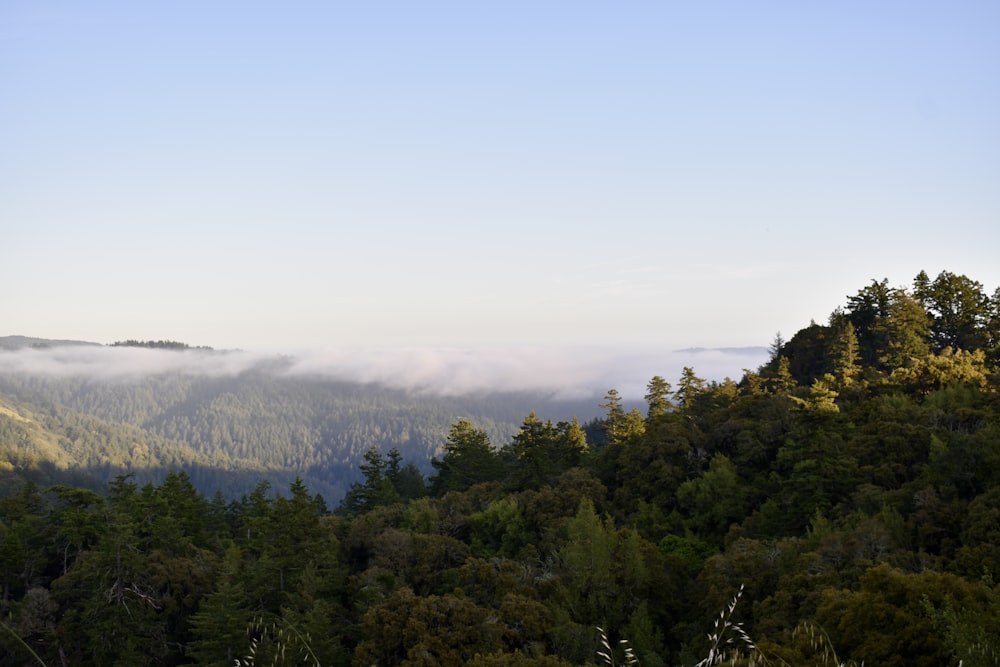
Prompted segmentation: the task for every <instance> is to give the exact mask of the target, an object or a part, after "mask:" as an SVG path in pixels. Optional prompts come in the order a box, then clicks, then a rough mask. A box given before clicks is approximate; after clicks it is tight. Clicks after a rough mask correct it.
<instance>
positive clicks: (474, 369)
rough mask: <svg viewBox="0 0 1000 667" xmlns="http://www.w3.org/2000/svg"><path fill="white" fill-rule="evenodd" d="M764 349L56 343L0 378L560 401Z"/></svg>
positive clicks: (708, 373) (762, 353)
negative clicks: (263, 385)
mask: <svg viewBox="0 0 1000 667" xmlns="http://www.w3.org/2000/svg"><path fill="white" fill-rule="evenodd" d="M766 359H767V350H766V348H762V347H753V348H727V349H687V350H652V349H646V350H629V351H621V350H615V349H612V348H596V347H555V346H545V347H528V346H519V347H449V348H426V347H411V348H372V349H369V348H363V349H362V348H331V349H324V350H305V351H300V352H297V353H296V354H294V355H291V356H279V355H273V354H263V353H254V352H243V351H232V352H218V351H208V350H183V351H177V350H162V349H148V348H133V347H104V346H62V347H49V348H23V349H20V350H14V351H0V374H11V373H17V374H30V375H44V376H77V377H79V376H84V377H91V378H94V379H100V380H109V381H128V380H130V379H138V378H141V377H143V376H147V375H157V374H166V373H180V374H184V375H193V376H202V375H204V376H224V375H225V376H235V375H239V374H241V373H246V372H250V371H256V372H267V373H272V374H275V375H277V376H291V377H322V378H330V379H337V380H344V381H353V382H364V383H378V384H383V385H386V386H390V387H395V388H401V389H407V390H411V391H420V392H427V393H434V394H451V395H454V394H463V393H471V392H484V391H517V390H525V391H540V392H547V393H551V394H553V395H556V396H560V397H566V398H579V397H583V396H591V395H594V394H601V395H603V393H605V392H606V391H607V390H608V389H610V388H615V389H617V390H618V391H619V392H621V394H622V395H623V396H625V397H626V398H632V399H637V398H641V397H642V395H643V394H644V393H645V385H646V382H648V381H649V379H650V378H651V377H653V376H654V375H660V376H662V377H664V378H665V379H666V380H667V381H668V382H671V383H676V380H677V378H679V377H680V374H681V370H682V369H683V367H685V366H690V367H692V368H694V370H695V372H696V373H697V374H698V375H699V376H700V377H702V378H705V379H706V380H710V381H711V380H716V381H721V380H722V379H724V378H725V377H732V378H733V379H739V378H740V377H741V376H742V374H743V369H745V368H750V369H756V368H757V367H759V366H760V365H761V364H762V363H764V362H765V361H766Z"/></svg>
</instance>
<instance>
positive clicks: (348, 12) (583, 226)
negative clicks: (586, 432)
mask: <svg viewBox="0 0 1000 667" xmlns="http://www.w3.org/2000/svg"><path fill="white" fill-rule="evenodd" d="M0 232H2V234H0V312H2V316H0V323H2V325H0V335H3V334H24V335H33V336H44V337H51V338H79V339H85V340H95V341H98V342H111V341H114V340H120V339H123V338H142V339H151V338H156V339H159V338H170V339H174V340H182V341H185V342H188V343H191V344H203V345H213V346H215V347H241V348H245V349H282V348H289V349H301V348H315V347H331V346H333V347H336V346H369V345H371V346H380V345H390V346H392V345H418V346H419V345H428V346H435V345H471V346H475V345H494V346H495V345H508V344H510V345H527V344H540V345H550V346H560V345H602V346H611V347H614V346H620V347H621V348H623V349H624V348H638V347H643V346H663V347H665V348H677V347H686V346H708V347H710V346H743V345H767V344H768V343H769V342H770V341H771V340H772V338H773V336H774V334H775V332H777V331H779V330H780V331H781V332H782V333H784V334H785V335H786V337H787V336H789V335H790V334H792V333H794V332H795V331H796V330H798V329H799V328H802V327H804V326H806V325H808V324H809V321H810V319H816V320H817V321H820V322H823V321H825V320H826V318H827V316H828V315H829V314H830V312H831V311H832V310H833V309H834V308H835V307H837V306H838V305H842V304H843V303H844V302H845V297H846V295H847V294H853V293H855V292H856V291H857V290H858V289H860V288H862V287H864V286H865V285H866V284H868V283H869V281H870V280H871V279H872V278H878V279H881V278H888V279H889V281H890V283H891V284H893V285H909V284H910V282H911V280H912V278H913V276H914V275H915V274H916V273H917V272H918V271H920V270H921V269H924V270H926V271H927V272H928V273H930V274H931V275H932V276H934V275H936V274H937V273H938V272H939V271H941V270H945V269H947V270H950V271H953V272H956V273H964V274H966V275H968V276H969V277H971V278H973V279H976V280H979V281H981V282H982V283H984V285H985V286H986V287H987V288H988V289H989V290H990V291H992V290H993V289H995V288H996V287H997V286H998V285H1000V3H997V2H996V1H995V0H988V1H982V2H963V1H961V0H959V1H956V2H947V3H945V2H914V1H906V2H879V1H874V2H873V1H865V2H836V3H834V2H791V1H788V2H766V1H763V2H735V1H734V2H588V1H585V0H584V1H575V2H537V1H536V2H511V1H505V2H454V3H441V2H294V1H292V2H281V3H278V2H271V3H265V2H247V1H240V2H226V1H213V2H201V1H199V2H186V1H170V2H166V1H158V2H153V1H151V2H124V1H123V2H100V1H92V2H48V1H46V0H30V1H24V2H21V1H16V0H6V1H5V2H3V3H2V4H0Z"/></svg>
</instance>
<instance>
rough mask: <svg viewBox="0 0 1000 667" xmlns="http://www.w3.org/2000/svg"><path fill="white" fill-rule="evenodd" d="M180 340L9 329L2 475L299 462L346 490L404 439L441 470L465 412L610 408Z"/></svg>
mask: <svg viewBox="0 0 1000 667" xmlns="http://www.w3.org/2000/svg"><path fill="white" fill-rule="evenodd" d="M168 343H170V344H169V345H160V346H156V345H153V346H149V345H137V346H119V347H113V346H101V345H99V344H96V343H88V342H85V341H57V340H49V339H42V338H31V337H27V336H6V337H2V338H0V348H2V350H6V351H7V352H3V351H0V475H3V474H6V475H8V476H15V475H27V476H35V477H36V478H38V480H39V481H41V482H45V483H67V481H71V482H72V483H74V484H77V485H83V486H91V487H98V486H99V485H101V484H103V483H106V482H108V481H109V480H111V479H113V478H114V477H115V476H116V475H119V474H122V473H132V474H134V475H135V477H136V479H137V481H140V482H146V481H153V482H156V481H158V480H160V479H162V478H163V476H164V475H165V474H166V472H168V471H169V470H171V469H183V470H186V471H187V472H188V474H189V475H190V477H191V479H192V481H193V482H194V484H195V485H196V486H197V487H198V489H199V490H200V491H201V492H203V493H205V494H207V495H211V494H213V493H215V492H216V491H217V490H221V491H222V492H223V493H224V494H225V495H226V496H228V497H238V496H239V495H241V494H244V493H247V492H248V491H250V490H252V489H253V488H254V487H255V486H256V485H257V484H258V483H259V482H260V481H263V480H267V481H269V482H271V483H272V484H273V485H275V486H276V487H279V486H283V487H287V484H288V483H289V482H290V481H291V480H292V479H294V478H295V477H296V476H298V477H301V478H302V479H303V480H304V481H305V482H306V484H307V485H308V487H309V488H310V489H313V490H315V491H317V492H320V493H322V494H323V495H324V496H325V497H327V498H329V499H330V500H331V501H337V500H339V499H340V497H341V496H342V495H343V493H344V492H345V490H346V489H347V487H348V486H349V484H350V483H351V482H352V481H354V480H355V479H356V478H357V475H358V465H359V463H360V462H361V461H362V460H363V455H364V453H365V452H366V451H367V450H368V449H369V448H370V447H376V448H378V449H379V450H381V451H383V452H387V451H388V450H390V449H391V448H394V447H395V448H397V449H398V450H399V451H400V453H401V454H402V455H403V459H404V461H412V462H414V463H415V464H417V465H418V466H420V467H421V468H422V469H423V470H424V472H425V473H429V472H430V469H429V462H430V459H431V458H432V457H433V456H435V455H436V454H437V453H438V450H439V448H440V446H441V445H442V444H443V443H444V441H445V437H446V434H447V432H448V429H449V427H450V425H451V424H453V423H454V422H456V421H457V420H459V419H461V418H467V419H470V420H472V421H473V422H475V423H476V424H477V425H478V426H479V427H480V428H483V429H484V430H485V431H486V432H487V433H488V434H489V435H490V438H491V439H492V440H493V442H494V444H495V445H497V446H501V445H503V444H506V442H507V441H508V440H509V438H510V436H511V435H513V433H515V432H516V430H517V429H518V427H519V426H520V424H521V423H522V422H523V420H524V418H525V417H526V416H527V415H528V414H529V412H531V411H536V412H537V413H538V414H539V416H541V417H542V418H544V419H553V420H554V421H561V420H570V419H572V418H573V417H578V418H579V419H580V420H581V421H586V420H589V419H593V418H594V417H596V416H597V415H598V414H599V413H600V408H599V407H598V405H599V403H600V402H601V401H600V398H599V397H597V396H594V397H586V398H581V399H576V400H566V399H558V398H555V397H553V396H552V395H551V394H545V393H543V392H538V391H477V392H472V393H466V394H457V395H438V394H434V393H430V392H421V391H407V390H404V389H399V388H392V387H388V386H385V385H384V384H381V383H376V382H359V381H350V380H342V379H334V378H332V377H330V376H324V375H322V374H296V373H292V372H291V369H292V361H291V360H290V359H289V358H284V357H275V356H271V357H253V356H246V357H243V356H240V353H224V352H214V351H210V350H207V349H204V348H201V349H195V348H189V347H188V346H186V345H183V344H177V343H172V342H168ZM84 346H85V347H84ZM151 348H158V349H151ZM74 349H79V352H73V351H72V350H74ZM18 350H20V351H18ZM50 351H51V352H52V354H45V353H46V352H50ZM7 355H10V356H7ZM123 355H124V356H123Z"/></svg>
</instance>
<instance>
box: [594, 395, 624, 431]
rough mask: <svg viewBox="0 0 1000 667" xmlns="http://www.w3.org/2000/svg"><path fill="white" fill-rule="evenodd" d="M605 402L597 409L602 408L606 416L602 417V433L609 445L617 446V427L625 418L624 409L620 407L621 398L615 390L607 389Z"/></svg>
mask: <svg viewBox="0 0 1000 667" xmlns="http://www.w3.org/2000/svg"><path fill="white" fill-rule="evenodd" d="M604 400H605V402H604V403H601V404H600V405H599V406H597V407H599V408H603V409H604V410H605V411H606V412H607V414H606V416H605V417H604V433H605V437H606V438H607V441H608V443H609V444H613V445H614V444H618V443H619V442H620V438H621V434H620V433H619V430H620V429H619V426H620V425H621V421H622V420H623V419H624V418H625V409H624V408H623V407H622V397H621V395H620V394H619V393H618V390H617V389H609V390H608V393H607V395H606V396H605V397H604Z"/></svg>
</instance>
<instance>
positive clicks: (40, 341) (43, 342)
mask: <svg viewBox="0 0 1000 667" xmlns="http://www.w3.org/2000/svg"><path fill="white" fill-rule="evenodd" d="M66 345H97V346H99V345H100V343H91V342H88V341H84V340H55V339H52V338H33V337H31V336H0V350H20V349H22V348H25V347H35V348H44V347H61V346H66Z"/></svg>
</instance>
